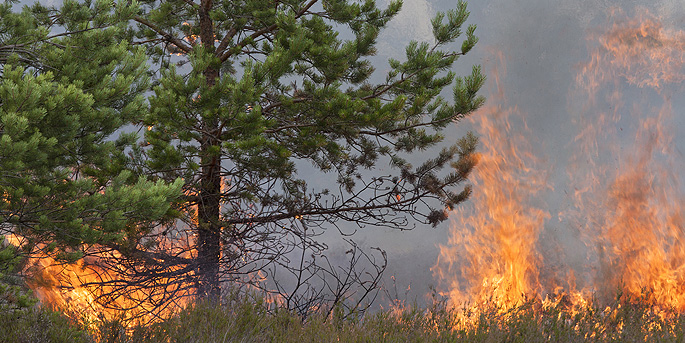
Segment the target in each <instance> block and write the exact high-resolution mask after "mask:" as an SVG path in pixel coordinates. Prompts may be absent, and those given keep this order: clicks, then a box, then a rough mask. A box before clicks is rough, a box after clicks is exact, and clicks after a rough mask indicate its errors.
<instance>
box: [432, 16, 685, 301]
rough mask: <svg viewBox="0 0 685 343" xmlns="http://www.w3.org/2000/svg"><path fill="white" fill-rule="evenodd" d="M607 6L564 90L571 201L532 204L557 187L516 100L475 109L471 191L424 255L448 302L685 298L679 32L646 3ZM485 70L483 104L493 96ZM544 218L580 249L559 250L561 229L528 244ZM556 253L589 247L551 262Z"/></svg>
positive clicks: (684, 36)
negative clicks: (432, 259) (604, 20)
mask: <svg viewBox="0 0 685 343" xmlns="http://www.w3.org/2000/svg"><path fill="white" fill-rule="evenodd" d="M610 19H611V25H610V28H609V30H605V31H604V32H600V33H599V34H592V35H590V37H589V39H588V42H589V50H590V51H591V58H590V59H589V62H587V63H584V64H583V65H581V66H580V68H579V74H578V76H577V78H576V84H575V87H574V89H572V91H571V93H570V95H569V99H571V100H570V103H569V105H568V107H569V112H570V115H571V116H572V117H573V122H574V123H575V124H576V126H577V130H578V131H577V134H576V135H575V139H574V140H573V141H572V142H571V143H570V144H569V147H570V149H571V152H570V153H569V158H568V160H567V161H566V167H567V170H568V178H567V180H568V181H567V182H568V184H565V185H563V186H564V187H561V189H572V190H574V192H573V193H572V194H570V198H568V199H571V201H572V203H571V204H569V206H568V207H570V208H571V209H570V210H569V209H566V210H560V211H559V212H557V213H550V212H548V211H547V210H545V209H544V206H543V205H541V204H544V203H545V202H546V199H545V198H544V197H546V196H551V197H556V198H559V197H560V196H559V195H558V194H557V195H554V194H553V193H554V192H552V190H553V188H559V187H558V186H556V187H553V186H552V184H551V183H550V182H549V181H548V178H549V175H548V174H547V172H546V171H548V170H551V169H552V168H550V167H549V166H546V165H544V164H543V163H544V159H541V158H538V157H536V156H539V155H538V154H539V152H538V151H535V150H534V148H533V147H537V146H540V144H537V143H536V142H532V141H531V139H530V138H529V137H534V134H533V133H531V132H530V130H529V129H528V127H527V126H526V123H525V119H524V116H525V114H524V113H521V112H520V111H519V110H518V109H517V108H516V107H515V106H514V107H510V108H502V106H501V105H490V106H489V107H486V108H483V109H482V110H481V111H479V113H477V114H476V116H475V117H474V121H475V126H476V129H477V130H478V132H479V135H480V138H481V144H482V146H483V148H482V149H483V152H482V153H481V156H480V162H479V164H478V166H477V167H476V169H475V171H474V174H473V175H472V177H471V180H472V182H473V183H474V193H473V196H472V198H471V200H470V204H468V205H465V206H463V207H462V208H460V209H457V210H455V212H454V213H453V217H452V218H453V222H452V225H451V228H450V237H449V241H448V243H447V244H446V245H441V246H440V254H439V257H438V260H437V263H436V265H435V266H434V267H433V272H434V275H435V277H436V279H438V280H439V281H440V282H441V283H442V289H443V294H445V295H447V297H448V299H449V301H450V302H451V303H452V304H453V305H454V306H460V305H462V304H465V303H470V304H472V306H476V307H477V306H481V305H483V304H485V303H488V304H491V305H492V304H494V305H495V306H497V308H500V309H502V310H506V309H507V308H511V307H513V306H517V305H518V304H520V303H521V302H522V301H524V300H525V299H530V298H536V299H540V300H543V299H547V297H548V296H550V295H552V297H554V296H555V295H559V294H561V293H565V294H567V296H566V298H567V299H571V301H572V302H573V303H574V304H582V303H587V302H588V301H589V300H588V299H590V298H589V296H590V295H593V294H594V295H599V298H600V299H608V298H610V297H612V296H613V295H614V294H616V293H615V292H616V291H618V290H619V289H620V290H622V291H623V292H624V293H627V294H628V295H629V296H631V297H633V298H641V299H645V300H646V301H649V302H650V303H651V304H653V305H655V306H657V307H661V308H675V309H676V310H678V311H685V264H683V262H682V261H685V246H683V242H685V230H683V229H684V228H685V217H684V216H683V215H682V214H681V213H683V208H682V206H683V204H684V203H685V193H684V192H685V189H683V187H682V186H681V183H680V177H679V175H677V171H678V170H683V163H682V158H681V157H680V156H679V154H678V153H677V152H676V149H675V148H674V142H673V140H674V134H673V132H672V127H673V110H672V108H671V102H670V99H671V97H670V96H671V93H672V90H673V89H674V88H677V87H681V86H682V84H683V82H685V70H684V67H685V31H678V30H675V29H670V28H667V27H664V25H663V24H662V23H661V22H660V21H659V20H658V19H657V18H655V17H654V16H652V15H651V14H650V13H648V12H647V11H646V10H639V11H637V14H636V15H635V16H634V17H632V18H628V17H626V16H625V15H624V14H623V13H622V12H621V11H618V10H614V11H613V12H612V13H611V15H610ZM500 56H501V55H500ZM500 60H501V62H500V65H501V66H504V59H503V58H502V57H500ZM494 74H495V79H496V85H497V89H496V91H495V92H493V93H494V95H491V96H490V97H489V103H490V104H497V103H505V102H506V98H505V96H504V92H503V91H502V88H501V87H500V82H499V75H498V72H497V70H496V71H495V73H494ZM655 102H660V103H661V105H659V106H657V107H654V106H652V105H651V104H654V103H655ZM521 128H522V129H521ZM557 154H558V153H557ZM555 180H556V179H555ZM547 193H551V194H552V195H549V194H547ZM553 217H554V218H559V219H560V220H562V221H563V223H564V224H566V225H567V226H568V227H569V228H571V229H572V230H575V231H576V232H578V233H579V234H578V235H579V236H580V238H579V240H580V241H581V243H582V245H584V247H583V249H581V250H582V251H577V250H574V251H568V249H570V248H564V247H563V245H564V242H558V243H557V244H556V245H557V246H558V249H557V251H553V252H551V253H550V252H549V251H546V250H545V249H543V248H541V247H540V246H541V244H540V243H541V241H540V240H541V237H542V235H543V234H544V232H545V227H546V224H548V223H547V221H548V220H549V219H550V218H553ZM555 253H559V254H560V255H562V256H563V254H564V253H567V254H575V255H581V256H587V260H586V262H585V265H584V266H580V267H578V266H571V265H569V264H563V263H561V264H560V265H557V264H559V263H556V262H555V263H556V264H555V263H552V261H553V260H555V258H554V256H553V254H555ZM559 259H560V258H556V260H559ZM561 260H563V258H561ZM562 262H563V261H562ZM578 272H580V274H578ZM576 275H579V276H580V277H579V280H576ZM577 281H578V283H577ZM542 303H543V306H544V304H545V303H547V304H549V300H543V302H542Z"/></svg>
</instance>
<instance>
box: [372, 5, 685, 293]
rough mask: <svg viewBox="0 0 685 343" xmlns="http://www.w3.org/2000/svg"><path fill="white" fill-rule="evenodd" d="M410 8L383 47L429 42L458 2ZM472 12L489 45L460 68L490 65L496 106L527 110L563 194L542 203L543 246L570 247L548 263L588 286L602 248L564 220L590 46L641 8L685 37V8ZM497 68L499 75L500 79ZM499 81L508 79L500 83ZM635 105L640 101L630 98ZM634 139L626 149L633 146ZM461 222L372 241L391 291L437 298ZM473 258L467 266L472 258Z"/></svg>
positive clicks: (678, 110) (676, 112)
mask: <svg viewBox="0 0 685 343" xmlns="http://www.w3.org/2000/svg"><path fill="white" fill-rule="evenodd" d="M405 4H409V6H405V10H407V8H406V7H409V8H410V11H411V15H402V14H401V15H399V16H398V17H397V18H396V19H395V21H394V22H393V23H392V24H391V29H390V30H389V31H388V32H387V33H386V36H383V37H384V39H383V40H385V39H386V38H385V37H389V38H390V39H389V41H392V42H401V41H403V40H408V38H407V37H412V38H411V39H416V40H424V41H429V40H430V39H431V37H430V30H429V29H421V28H420V27H418V26H421V25H430V24H429V20H428V19H427V18H426V17H427V13H426V11H430V16H432V15H434V13H435V12H437V11H445V10H448V9H450V8H451V7H452V6H453V5H454V3H453V2H452V1H442V0H434V1H429V2H428V3H426V4H424V2H423V1H411V2H406V3H405ZM469 10H470V11H471V17H470V19H469V23H475V24H477V25H478V29H477V31H476V32H477V35H478V36H479V37H480V42H479V43H478V45H477V47H476V48H475V49H474V50H473V51H472V52H471V53H470V54H469V55H468V56H466V57H464V58H462V59H461V60H459V61H458V62H457V66H456V68H457V70H456V71H457V72H458V73H461V74H466V73H468V70H469V68H470V67H471V65H473V64H481V65H482V66H483V67H484V71H485V72H486V74H487V75H488V77H489V81H488V86H486V87H484V89H483V90H482V93H483V94H484V95H486V96H487V97H488V105H490V106H501V107H502V108H516V111H517V113H519V114H520V115H521V117H522V118H523V120H525V122H526V124H527V127H524V126H521V127H514V128H513V129H512V131H513V132H516V130H520V131H519V132H525V134H526V135H528V136H529V142H530V145H531V147H532V148H531V149H532V152H533V153H534V154H535V155H536V157H537V158H538V159H539V160H540V161H542V162H543V163H542V164H543V165H544V168H547V169H548V170H547V174H548V177H549V180H548V181H549V183H550V185H552V186H553V187H554V189H553V190H551V191H550V192H547V193H545V195H543V196H541V197H540V198H539V199H537V200H536V201H537V202H536V203H535V205H536V206H539V207H540V208H542V209H544V210H545V211H548V212H549V213H550V215H551V217H550V219H548V220H547V221H546V222H545V228H544V230H543V232H542V233H541V234H540V237H539V239H540V240H541V241H542V242H540V243H539V245H541V247H540V250H541V251H544V250H545V249H550V250H555V249H558V245H561V246H562V247H563V249H562V250H563V251H561V254H560V255H556V256H547V258H546V261H545V262H546V263H547V264H548V265H553V264H565V265H564V266H559V268H568V269H575V270H576V271H577V272H578V275H579V276H578V278H579V279H582V278H583V277H584V276H583V275H582V272H583V268H587V257H588V254H590V253H589V250H591V249H592V248H594V247H587V246H585V243H584V241H583V240H582V237H581V233H580V232H579V231H578V227H576V226H577V225H576V224H577V223H570V222H567V221H564V219H563V218H560V217H559V216H558V214H559V213H565V212H567V211H569V210H570V209H572V208H573V207H574V203H573V200H572V199H571V195H570V194H572V193H573V191H574V189H573V187H574V185H573V184H572V183H571V182H569V180H568V178H569V176H568V175H567V167H568V163H569V155H570V154H572V153H573V151H574V149H576V147H575V146H574V144H577V142H576V141H575V140H574V138H575V137H576V136H577V135H578V134H579V132H578V125H577V124H574V122H575V121H577V119H578V117H577V116H578V115H579V114H578V113H577V112H579V111H581V110H582V108H583V105H584V102H585V101H587V99H583V98H582V97H581V96H578V94H577V93H576V95H575V96H574V95H573V94H574V92H573V89H574V87H576V77H577V75H578V74H579V72H580V69H581V68H582V65H583V64H585V63H588V61H589V60H590V53H591V52H592V51H593V49H594V48H595V46H593V45H592V44H593V42H590V41H588V36H590V35H592V34H596V33H597V32H602V31H604V30H606V29H608V28H609V26H610V25H611V22H610V20H611V16H612V13H617V12H621V13H624V14H625V15H626V16H628V17H630V16H632V15H634V14H635V13H638V12H640V11H648V12H649V13H651V14H652V15H653V16H655V17H657V18H659V20H660V22H661V23H662V24H663V26H664V27H667V28H672V29H674V30H683V29H685V2H684V1H682V0H665V1H619V0H599V1H597V0H575V1H574V0H571V1H569V0H564V1H561V0H560V1H550V0H527V1H509V0H491V1H470V2H469ZM407 13H408V12H407ZM427 23H428V24H427ZM428 27H429V26H428ZM422 32H423V33H424V34H425V36H420V35H421V33H422ZM381 46H382V47H383V48H384V50H381V51H380V55H396V54H398V53H401V50H400V51H398V50H397V47H396V46H394V45H393V46H391V47H387V45H385V44H384V45H381ZM495 71H496V72H497V74H499V75H494V72H495ZM681 71H682V70H681ZM496 77H499V85H497V86H496V85H495V79H496ZM666 88H667V89H666V92H668V91H669V90H668V88H670V91H671V92H672V93H674V96H673V97H672V98H670V99H671V100H670V101H672V102H673V103H672V108H673V110H672V111H673V117H674V119H673V122H672V123H671V124H670V125H671V126H672V127H671V129H672V130H673V131H674V133H675V134H674V136H675V139H674V141H673V142H672V144H673V145H674V149H675V151H678V152H679V151H685V150H683V147H685V138H681V137H682V136H683V135H682V133H683V130H685V126H684V125H685V119H683V118H685V101H683V100H679V98H681V97H678V96H677V94H682V91H683V89H684V88H683V84H682V83H680V84H671V85H667V86H666ZM498 92H501V94H498ZM607 92H608V90H607ZM635 92H638V93H639V99H640V100H639V101H642V102H645V101H646V102H650V101H652V100H653V102H654V103H655V104H658V103H659V102H660V101H663V99H662V98H661V97H660V96H656V97H655V95H648V94H647V93H649V91H647V90H645V91H644V94H643V91H640V90H637V91H635ZM660 92H664V90H663V89H662V90H660ZM625 99H627V101H628V102H630V101H631V98H630V94H628V95H627V96H626V97H625V98H624V100H625ZM635 99H638V97H637V96H636V97H635ZM637 101H638V100H635V102H637ZM598 106H599V107H598V108H597V110H600V111H604V110H609V106H610V104H601V105H598ZM602 106H603V107H602ZM628 106H638V105H633V104H631V103H628V104H627V105H626V107H628ZM624 121H625V122H626V123H625V124H626V125H631V123H629V122H628V121H629V119H625V120H624ZM472 124H476V123H468V122H464V123H460V124H458V125H456V126H455V127H454V128H453V130H452V131H451V132H450V133H447V134H446V136H447V137H448V140H456V139H458V138H459V137H461V136H462V135H463V134H464V133H465V132H466V131H467V130H469V129H473V128H474V126H473V125H472ZM624 137H628V136H624ZM630 137H632V136H630ZM630 137H628V138H626V139H625V141H620V142H619V143H622V144H628V143H631V142H629V141H630V139H631V138H630ZM630 147H632V146H629V145H626V149H628V148H630ZM681 157H682V156H681ZM475 191H476V192H477V191H478V190H477V189H476V190H475ZM458 219H459V218H454V215H453V222H452V223H451V224H450V223H445V224H443V225H442V226H439V227H438V228H437V229H430V228H422V227H420V228H417V229H416V230H414V231H411V232H390V231H381V232H373V233H369V234H368V235H367V236H366V241H365V244H368V245H372V246H380V247H381V248H384V249H386V250H387V251H388V253H389V259H390V264H389V274H390V275H395V278H394V280H388V283H389V285H390V286H391V287H390V289H391V290H394V288H395V286H396V289H397V290H399V291H398V294H397V295H399V296H400V297H405V298H406V299H407V300H409V301H413V300H415V299H416V300H419V301H421V300H423V299H424V296H425V294H427V293H429V286H432V285H438V283H439V282H438V280H436V279H435V278H434V277H433V274H432V272H431V271H430V268H431V267H432V266H433V265H435V261H436V259H437V256H438V254H439V245H441V244H445V242H446V241H447V237H448V234H447V231H449V226H450V225H458V224H455V222H458ZM448 222H449V221H448ZM557 253H559V251H558V250H557ZM463 257H464V259H465V260H466V259H467V256H463ZM585 277H586V278H590V276H585ZM582 281H583V280H579V282H582ZM586 281H587V282H590V280H586ZM393 284H395V286H393ZM409 285H411V291H409V292H408V293H406V295H405V292H404V290H406V289H407V288H408V287H409ZM442 290H445V289H442ZM391 293H393V292H391Z"/></svg>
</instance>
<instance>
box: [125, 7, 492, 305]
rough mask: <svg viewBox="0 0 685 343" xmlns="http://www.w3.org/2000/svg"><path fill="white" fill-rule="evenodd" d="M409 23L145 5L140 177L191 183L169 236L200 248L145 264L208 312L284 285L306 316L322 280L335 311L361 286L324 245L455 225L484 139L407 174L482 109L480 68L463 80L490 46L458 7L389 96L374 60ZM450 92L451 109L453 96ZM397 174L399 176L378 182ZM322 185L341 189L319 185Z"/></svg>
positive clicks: (321, 11)
mask: <svg viewBox="0 0 685 343" xmlns="http://www.w3.org/2000/svg"><path fill="white" fill-rule="evenodd" d="M400 8H401V1H393V2H391V3H390V4H389V6H388V7H387V8H386V9H379V8H378V7H377V5H376V3H375V1H373V0H364V1H351V0H284V1H253V0H241V1H233V0H232V1H227V0H161V1H157V0H155V1H151V0H143V1H141V11H140V13H139V14H138V15H137V16H136V17H135V18H134V20H135V22H136V24H137V25H136V27H135V29H133V30H132V31H131V35H132V37H134V38H132V39H133V40H134V41H135V42H136V44H140V45H144V46H145V47H146V48H147V52H148V55H149V56H150V57H151V59H152V60H153V63H154V64H153V65H154V67H155V72H156V76H157V78H156V80H155V86H154V88H153V90H154V94H152V95H151V96H150V97H149V102H150V110H149V113H148V114H147V115H146V116H145V119H144V124H145V125H146V126H148V129H149V130H148V131H147V132H146V138H145V141H146V142H145V145H146V147H142V148H140V149H139V150H138V151H137V153H138V154H139V156H140V157H143V158H144V159H146V161H145V162H144V163H141V164H140V166H139V168H140V169H139V172H140V173H146V174H148V175H151V176H152V175H154V176H155V177H159V178H160V179H164V180H169V181H170V180H173V179H176V178H182V179H183V180H184V181H185V185H184V194H185V202H184V203H185V208H184V210H185V213H187V216H186V218H185V220H184V224H183V225H175V226H174V227H171V228H168V229H165V230H162V231H161V232H162V233H163V234H164V235H165V236H164V237H167V236H166V235H171V234H172V233H173V234H174V235H176V236H183V235H185V237H187V240H188V241H187V243H186V246H190V247H192V249H190V250H188V254H187V255H185V257H184V256H181V254H179V253H172V251H177V250H174V249H172V248H169V246H168V244H169V243H168V241H166V240H165V242H166V243H164V244H165V245H166V246H162V245H161V244H157V245H155V246H154V247H150V248H148V249H147V250H146V249H144V248H140V251H139V253H143V252H144V251H147V252H148V253H151V252H153V251H154V253H155V254H156V255H155V256H156V257H157V258H159V259H160V261H161V262H160V264H161V265H179V267H178V268H177V269H176V270H177V271H178V273H177V274H176V275H175V276H176V277H183V276H182V275H185V277H187V282H189V283H195V285H196V287H197V289H198V292H199V294H203V295H208V296H210V297H218V296H219V294H220V286H221V285H222V284H223V283H224V282H229V281H230V282H234V283H236V282H237V283H240V282H247V283H253V281H254V280H255V278H254V276H255V275H256V274H257V273H258V272H263V273H267V274H269V275H270V276H272V277H273V276H274V274H277V273H279V270H285V271H287V272H285V274H286V275H290V276H292V277H293V278H295V279H296V285H295V286H293V287H290V288H289V289H288V288H287V286H286V285H284V284H280V283H278V282H277V281H275V282H276V289H277V290H278V292H279V293H282V295H284V296H285V298H286V301H287V302H288V305H289V306H291V307H298V306H300V305H294V304H295V303H297V302H298V299H299V303H300V304H301V303H302V302H304V303H306V304H308V305H312V302H311V301H309V302H308V300H304V299H305V298H307V299H309V298H312V297H319V299H324V298H325V296H324V295H323V293H321V292H322V291H321V290H317V289H316V287H315V286H314V284H315V282H314V279H317V280H318V281H320V282H322V283H321V284H320V285H328V284H327V282H328V281H326V280H323V279H322V278H323V277H322V276H320V275H322V274H325V275H327V277H329V279H328V280H330V278H332V279H333V280H334V283H336V284H337V285H338V286H336V287H333V289H331V290H330V292H332V293H333V294H336V295H337V296H336V295H334V296H333V297H332V298H328V300H330V299H333V301H339V300H340V298H341V297H342V293H344V292H343V290H342V288H344V287H346V286H345V285H344V284H345V277H350V276H351V275H352V276H354V275H357V274H354V273H355V272H353V271H352V270H351V269H344V272H342V273H337V272H336V271H335V270H336V268H335V267H333V266H332V265H331V264H330V263H328V260H326V256H325V255H324V254H323V251H324V250H325V245H323V244H321V243H320V242H319V241H317V239H316V236H317V235H319V234H321V233H322V232H324V231H327V230H335V229H336V228H338V229H339V230H342V231H344V230H345V228H346V227H348V226H349V223H351V224H352V225H355V226H358V227H362V226H388V227H394V228H398V229H407V228H410V226H411V225H412V223H413V220H416V221H418V222H419V223H426V224H432V225H437V224H438V223H439V222H441V221H443V220H445V219H446V218H447V211H448V210H450V209H451V208H453V207H454V206H455V205H456V204H458V203H460V202H461V201H463V200H464V199H466V198H467V197H468V195H469V192H470V188H469V187H468V186H466V187H461V188H460V184H461V183H462V182H464V181H465V180H466V177H467V176H468V174H469V172H470V170H471V169H472V167H473V166H474V164H475V162H476V161H475V158H474V156H473V153H474V150H475V147H476V138H475V137H474V136H473V135H471V134H469V135H467V136H466V137H464V138H462V139H461V140H459V141H458V142H457V143H456V144H454V145H452V146H447V147H444V148H443V149H442V150H441V151H439V152H438V153H437V154H436V156H433V157H432V158H427V159H425V162H424V163H422V164H420V165H419V166H412V165H411V164H410V163H409V162H407V159H408V157H409V156H412V155H413V156H415V157H414V158H416V153H417V152H420V153H421V154H424V153H425V152H427V151H431V150H430V149H429V148H431V147H435V146H437V145H438V144H441V142H443V137H442V135H441V131H442V130H443V129H444V128H445V127H447V126H448V125H450V124H451V123H453V122H455V121H458V120H460V119H462V118H464V117H465V116H467V115H468V114H470V113H471V112H473V111H474V110H475V109H477V108H478V107H479V106H480V105H481V104H482V103H483V101H484V98H483V97H481V96H478V95H477V92H478V90H479V88H480V87H481V86H482V84H483V82H484V76H483V75H482V74H481V72H480V69H479V67H474V68H473V72H472V74H471V75H469V76H466V77H459V76H456V75H455V73H454V72H453V71H451V68H452V66H453V64H454V62H455V61H456V60H457V59H458V58H459V57H460V56H461V55H464V54H466V53H467V52H468V51H469V50H471V48H472V47H473V46H474V45H475V44H476V42H477V38H476V37H475V35H474V32H475V26H474V25H470V26H468V27H467V28H466V29H465V30H464V29H463V27H464V23H465V21H466V19H467V17H468V15H469V12H468V11H467V9H466V3H464V2H462V1H459V2H458V4H457V7H456V9H454V10H451V11H448V12H447V13H439V14H437V15H436V17H435V18H434V19H433V21H432V26H433V34H434V41H433V42H432V43H425V42H424V43H418V42H412V43H411V44H409V45H408V46H407V47H406V56H404V57H403V58H401V59H390V60H389V61H388V63H389V71H388V72H387V75H385V81H383V82H380V83H372V82H371V81H370V80H371V76H372V74H373V73H374V66H372V65H371V64H370V62H369V57H370V56H373V55H374V54H375V53H376V48H375V45H376V42H377V38H378V35H379V32H380V31H381V30H382V29H383V28H384V27H385V26H386V25H387V23H388V21H389V20H391V19H392V18H393V16H394V15H396V14H397V13H398V11H399V10H400ZM462 36H463V38H464V39H463V40H461V41H457V40H458V39H460V37H462ZM343 37H346V38H343ZM450 85H453V91H452V93H453V101H452V102H450V101H447V100H445V99H444V98H443V97H442V96H441V94H442V93H443V90H444V89H445V88H446V87H449V86H450ZM388 163H389V164H390V165H391V166H392V171H391V172H385V174H383V175H381V174H379V172H377V171H376V170H375V167H377V166H378V165H382V164H388ZM312 167H313V168H312ZM445 167H448V168H451V171H444V169H445ZM311 169H315V170H316V171H318V174H317V173H315V172H312V171H311ZM302 170H307V171H306V172H302ZM315 177H317V178H321V177H323V178H326V179H327V180H330V181H329V182H328V184H329V187H326V188H320V187H318V188H317V187H314V186H310V185H309V184H308V183H307V179H310V178H315ZM342 231H341V232H342ZM161 237H162V236H157V238H155V237H151V239H152V240H157V241H161V240H162V239H161ZM352 244H353V243H352ZM172 245H173V244H172ZM137 246H138V247H141V246H142V245H137ZM178 246H180V245H177V247H178ZM354 248H355V249H354V251H357V250H356V246H354ZM297 249H299V250H298V251H300V252H301V255H298V256H300V257H298V258H297V259H294V260H293V259H292V257H293V255H292V254H293V251H294V250H297ZM305 251H308V253H305ZM308 254H311V255H308ZM360 256H362V255H360V254H357V255H356V257H354V258H360ZM364 256H366V257H369V256H368V255H364ZM354 258H352V259H353V260H354ZM181 266H182V267H181ZM329 267H330V268H329ZM279 268H280V269H279ZM159 272H160V273H162V270H160V271H159ZM165 273H166V274H164V275H166V276H168V269H167V270H165ZM162 274H163V273H162ZM260 275H262V276H263V274H260ZM357 276H359V275H357ZM274 280H278V276H277V275H276V277H275V278H274ZM253 284H254V283H253ZM328 286H330V285H328ZM322 287H323V286H322ZM298 292H299V293H298ZM295 293H297V294H300V295H299V296H301V297H302V298H298V299H296V298H297V297H298V296H296V295H295ZM307 294H308V295H307ZM291 302H292V304H291ZM298 308H299V307H298Z"/></svg>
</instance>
